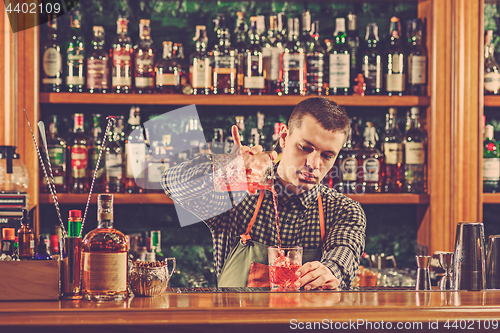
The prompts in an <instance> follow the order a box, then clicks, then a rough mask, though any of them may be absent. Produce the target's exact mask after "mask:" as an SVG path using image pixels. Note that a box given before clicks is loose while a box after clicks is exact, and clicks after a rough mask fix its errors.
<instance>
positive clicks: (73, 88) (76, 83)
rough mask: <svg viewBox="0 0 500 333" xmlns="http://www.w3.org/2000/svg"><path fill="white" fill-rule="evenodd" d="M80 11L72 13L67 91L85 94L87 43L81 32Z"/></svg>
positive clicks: (67, 55)
mask: <svg viewBox="0 0 500 333" xmlns="http://www.w3.org/2000/svg"><path fill="white" fill-rule="evenodd" d="M80 26H81V14H80V11H79V10H73V11H72V12H71V19H70V28H71V35H70V37H69V40H68V42H67V44H66V70H65V72H66V89H67V91H68V92H83V89H84V86H85V68H84V65H85V42H84V40H83V34H82V32H81V30H80Z"/></svg>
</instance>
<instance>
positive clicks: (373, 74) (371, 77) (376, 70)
mask: <svg viewBox="0 0 500 333" xmlns="http://www.w3.org/2000/svg"><path fill="white" fill-rule="evenodd" d="M379 60H380V59H379ZM362 67H363V68H362V71H363V75H364V76H365V82H366V87H367V88H369V89H370V88H371V89H382V64H381V63H380V62H377V63H364V64H363V66H362Z"/></svg>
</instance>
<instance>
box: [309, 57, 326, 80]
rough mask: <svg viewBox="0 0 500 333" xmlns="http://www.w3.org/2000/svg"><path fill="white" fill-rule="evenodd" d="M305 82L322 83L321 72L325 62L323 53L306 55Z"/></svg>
mask: <svg viewBox="0 0 500 333" xmlns="http://www.w3.org/2000/svg"><path fill="white" fill-rule="evenodd" d="M306 61H307V64H306V66H307V83H309V84H317V85H323V72H324V70H323V69H324V66H325V62H324V60H323V55H321V56H318V55H311V56H308V57H307V60H306Z"/></svg>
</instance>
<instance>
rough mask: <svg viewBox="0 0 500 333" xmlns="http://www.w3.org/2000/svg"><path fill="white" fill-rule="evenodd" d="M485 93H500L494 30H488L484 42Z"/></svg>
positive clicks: (499, 73) (499, 74)
mask: <svg viewBox="0 0 500 333" xmlns="http://www.w3.org/2000/svg"><path fill="white" fill-rule="evenodd" d="M484 93H485V94H486V95H499V94H500V69H499V66H498V63H497V61H496V60H495V44H494V43H493V30H488V31H487V32H486V37H485V43H484Z"/></svg>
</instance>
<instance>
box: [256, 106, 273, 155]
mask: <svg viewBox="0 0 500 333" xmlns="http://www.w3.org/2000/svg"><path fill="white" fill-rule="evenodd" d="M264 117H265V115H264V113H262V112H257V136H258V139H257V144H259V145H261V146H262V148H263V149H264V150H267V151H270V150H271V148H272V145H273V143H271V144H270V142H268V140H267V136H266V134H265V133H264Z"/></svg>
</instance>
